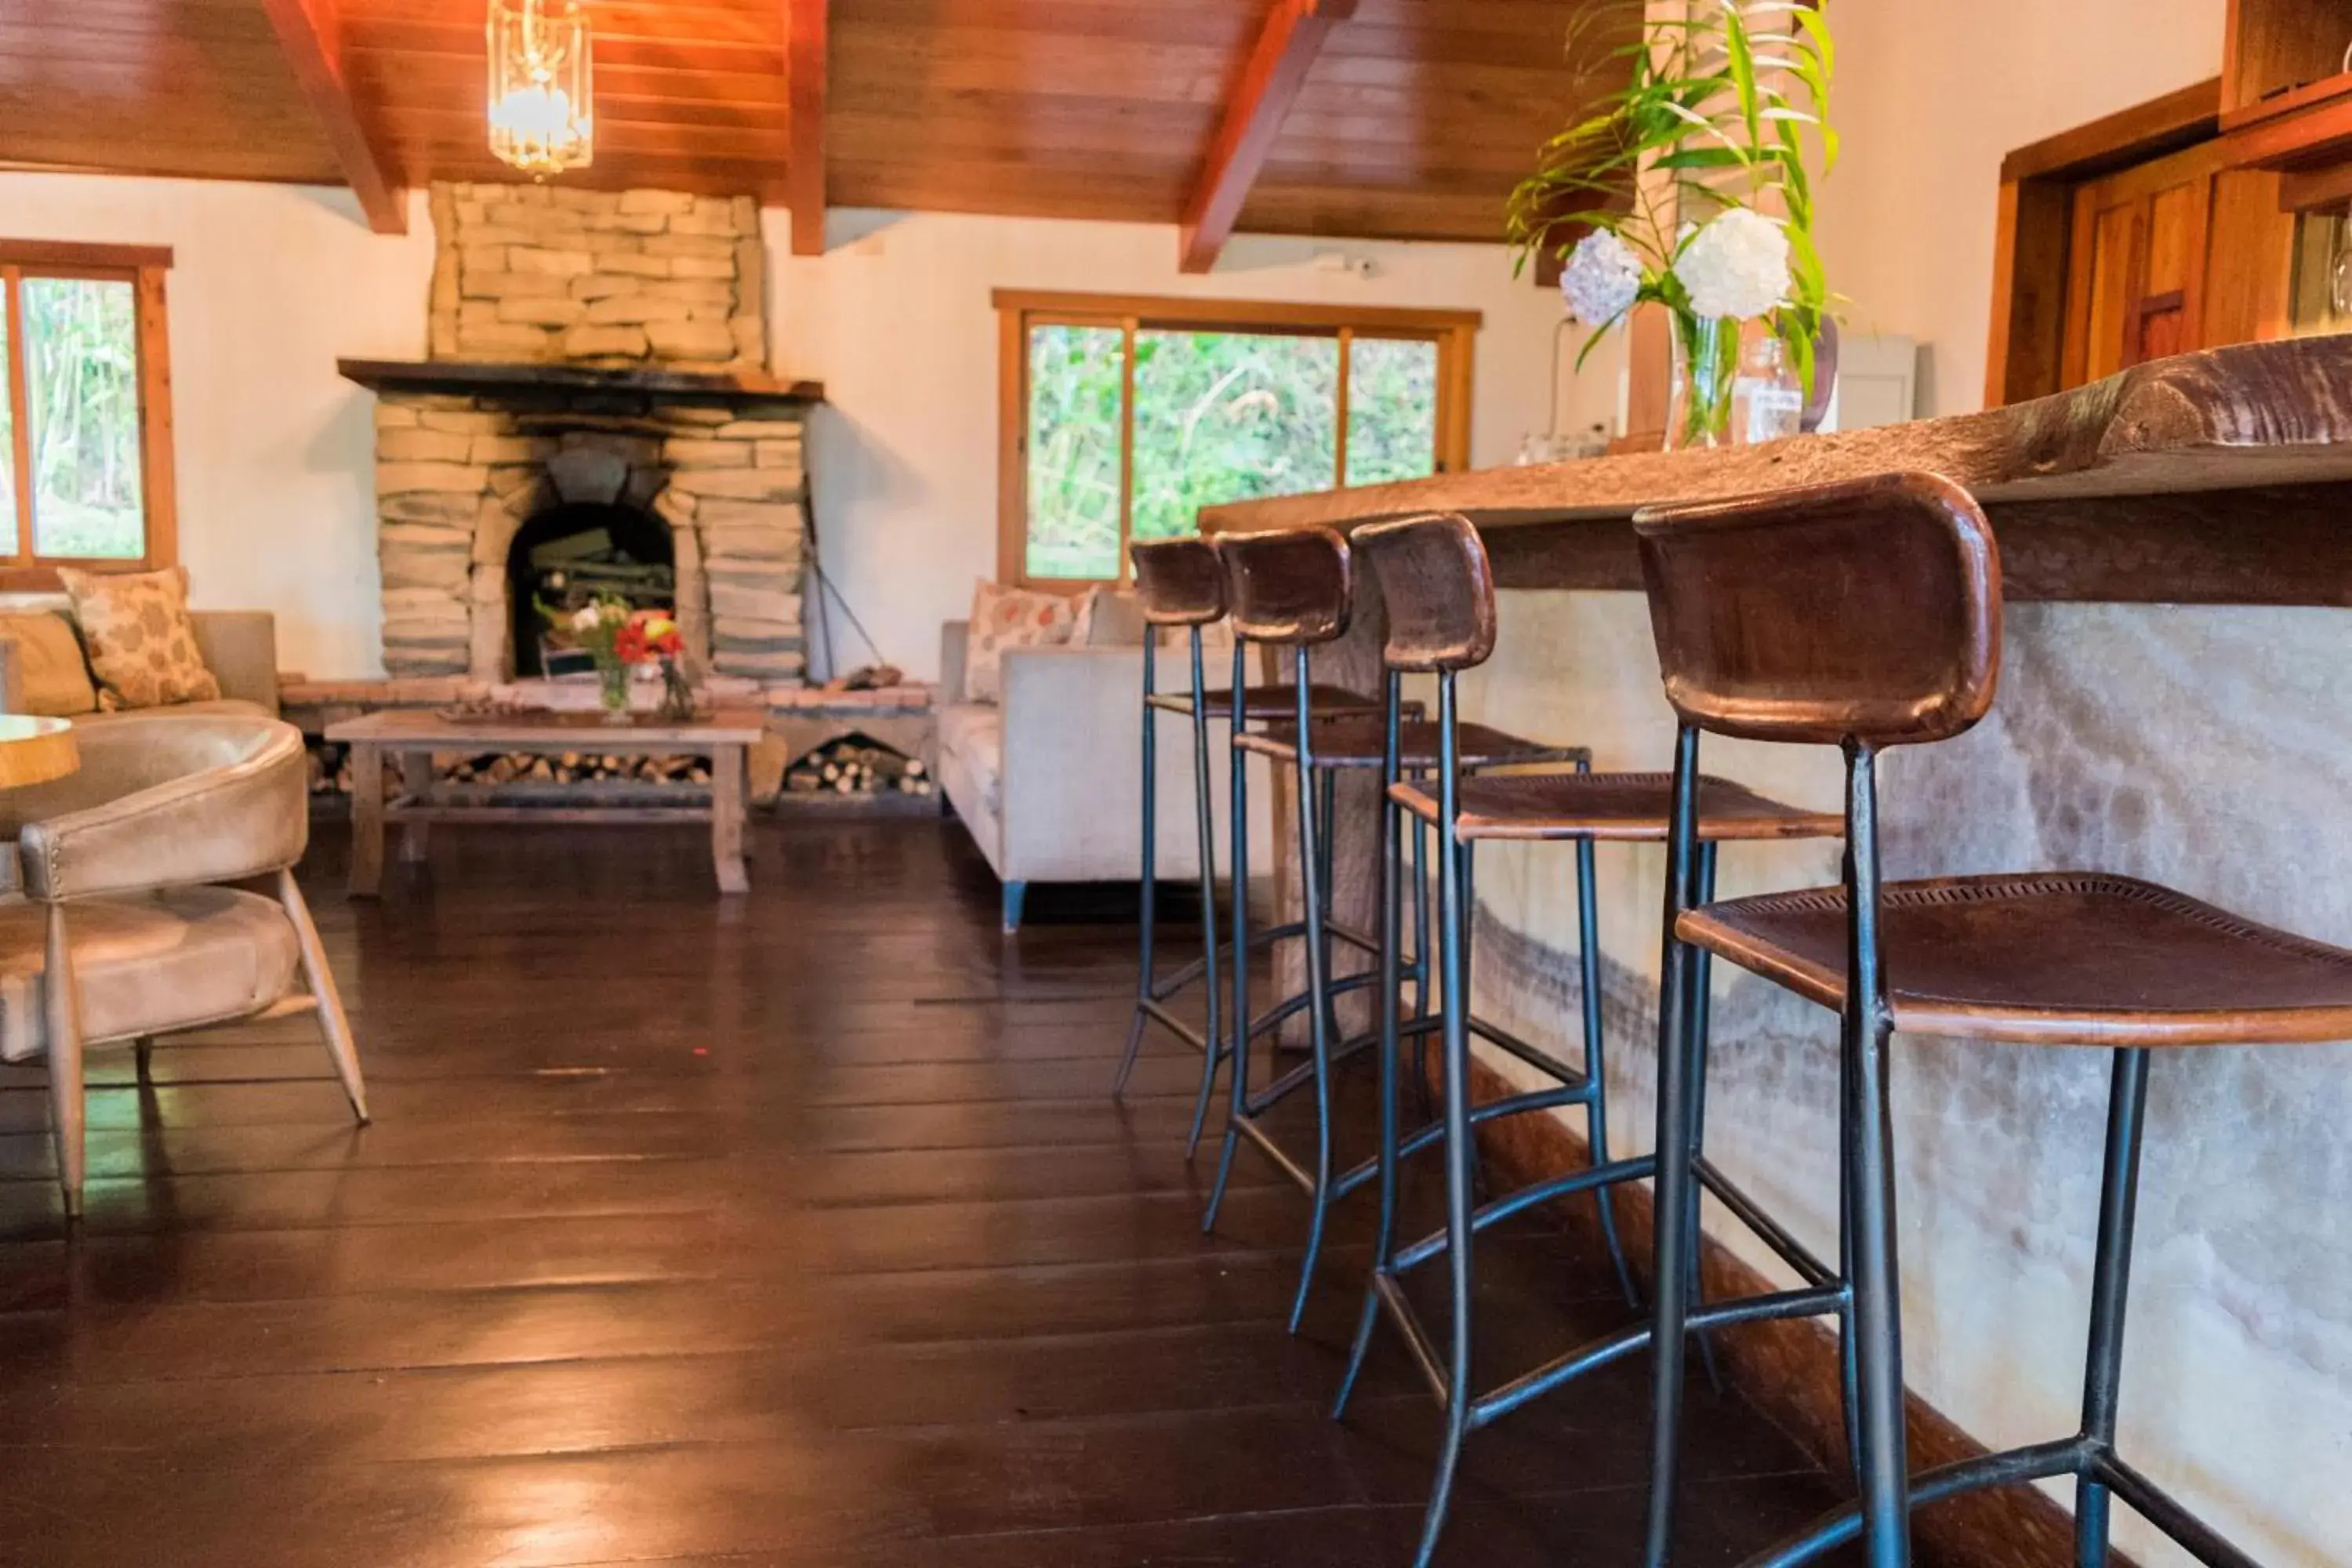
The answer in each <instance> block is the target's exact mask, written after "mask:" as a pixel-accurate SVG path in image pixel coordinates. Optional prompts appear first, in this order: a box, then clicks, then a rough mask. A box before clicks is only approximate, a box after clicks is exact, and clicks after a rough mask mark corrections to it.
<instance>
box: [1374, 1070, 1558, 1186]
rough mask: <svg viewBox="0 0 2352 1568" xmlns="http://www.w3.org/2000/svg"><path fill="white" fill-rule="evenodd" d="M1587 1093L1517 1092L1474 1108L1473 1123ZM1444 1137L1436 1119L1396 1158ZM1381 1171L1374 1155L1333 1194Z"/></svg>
mask: <svg viewBox="0 0 2352 1568" xmlns="http://www.w3.org/2000/svg"><path fill="white" fill-rule="evenodd" d="M1586 1094H1587V1091H1586V1090H1585V1089H1581V1088H1577V1089H1565V1088H1563V1089H1537V1090H1534V1091H1532V1092H1530V1093H1528V1094H1515V1095H1513V1096H1511V1097H1510V1098H1509V1099H1508V1100H1491V1101H1489V1102H1488V1103H1486V1104H1485V1105H1481V1106H1478V1107H1476V1108H1475V1109H1474V1110H1472V1111H1471V1112H1470V1125H1471V1126H1473V1127H1475V1126H1477V1125H1479V1124H1480V1123H1481V1122H1486V1121H1496V1120H1497V1119H1499V1118H1502V1117H1505V1116H1519V1115H1524V1114H1525V1113H1527V1112H1528V1111H1530V1110H1561V1109H1563V1108H1565V1107H1567V1106H1570V1105H1581V1104H1583V1103H1584V1101H1585V1098H1586ZM1444 1137H1445V1123H1444V1122H1443V1121H1433V1122H1431V1123H1430V1124H1429V1125H1428V1126H1426V1127H1423V1128H1420V1129H1417V1130H1416V1131H1413V1132H1412V1134H1411V1135H1410V1136H1408V1137H1406V1138H1403V1139H1402V1140H1400V1141H1399V1142H1398V1143H1397V1158H1398V1159H1399V1160H1409V1159H1411V1158H1412V1156H1413V1155H1415V1154H1418V1153H1420V1152H1422V1151H1423V1149H1426V1148H1429V1147H1430V1146H1431V1145H1433V1144H1434V1143H1437V1142H1442V1141H1443V1140H1444ZM1380 1173H1381V1162H1380V1157H1379V1156H1378V1155H1374V1156H1373V1157H1372V1158H1371V1159H1369V1160H1367V1161H1365V1162H1364V1163H1362V1164H1360V1165H1358V1166H1357V1167H1356V1168H1355V1169H1353V1170H1351V1171H1349V1172H1348V1173H1347V1174H1345V1175H1343V1176H1340V1177H1338V1178H1337V1179H1335V1180H1334V1181H1333V1182H1332V1184H1331V1194H1332V1196H1334V1197H1341V1198H1344V1197H1346V1196H1347V1195H1348V1194H1349V1193H1352V1192H1354V1191H1355V1190H1356V1189H1357V1188H1358V1187H1360V1186H1362V1185H1363V1184H1365V1183H1367V1182H1369V1181H1371V1180H1372V1179H1373V1178H1374V1177H1376V1176H1378V1175H1379V1174H1380Z"/></svg>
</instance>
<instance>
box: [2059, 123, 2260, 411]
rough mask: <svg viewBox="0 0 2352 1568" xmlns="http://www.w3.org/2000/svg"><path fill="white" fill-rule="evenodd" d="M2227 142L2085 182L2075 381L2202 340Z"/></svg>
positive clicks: (2072, 252)
mask: <svg viewBox="0 0 2352 1568" xmlns="http://www.w3.org/2000/svg"><path fill="white" fill-rule="evenodd" d="M2220 175H2221V149H2220V146H2219V145H2218V144H2217V143H2213V142H2205V143H2201V144H2200V145H2198V146H2195V147H2190V148H2189V149H2187V150H2186V151H2184V152H2179V153H2172V154H2170V155H2169V156H2168V157H2163V158H2158V159H2156V160H2154V161H2152V162H2150V163H2141V164H2138V165H2137V166H2135V167H2133V168H2129V169H2125V170H2122V171H2120V172H2118V173H2116V174H2108V175H2105V176H2104V177H2103V178H2099V179H2095V180H2087V181H2084V183H2083V184H2080V185H2078V186H2076V187H2075V190H2074V235H2073V243H2072V244H2071V245H2070V246H2069V247H2068V251H2067V258H2066V337H2065V353H2064V359H2063V380H2064V384H2066V385H2068V386H2079V385H2081V384H2083V383H2084V382H2087V381H2096V380H2098V379H2099V378H2100V377H2102V376H2108V375H2113V374H2116V372H2117V371H2119V370H2125V369H2128V368H2129V367H2130V366H2132V365H2136V364H2139V363H2142V362H2144V361H2147V360H2152V359H2161V358H2163V357H2164V356H2165V355H2167V354H2175V353H2182V352H2184V351H2186V350H2189V349H2192V348H2197V347H2200V346H2201V345H2202V344H2203V343H2204V342H2205V341H2206V332H2205V275H2206V258H2207V253H2208V250H2209V248H2210V244H2209V241H2210V234H2211V228H2212V216H2213V195H2214V184H2215V181H2216V180H2217V179H2218V178H2219V177H2220Z"/></svg>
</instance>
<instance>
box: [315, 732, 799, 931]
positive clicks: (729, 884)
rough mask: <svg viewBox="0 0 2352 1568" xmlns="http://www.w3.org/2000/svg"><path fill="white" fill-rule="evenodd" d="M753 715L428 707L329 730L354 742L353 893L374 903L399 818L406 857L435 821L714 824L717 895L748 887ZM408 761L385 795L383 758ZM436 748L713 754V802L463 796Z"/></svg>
mask: <svg viewBox="0 0 2352 1568" xmlns="http://www.w3.org/2000/svg"><path fill="white" fill-rule="evenodd" d="M765 729H766V723H765V719H764V716H763V715H761V713H760V712H759V711H758V710H748V709H747V710H740V711H733V712H728V711H722V712H718V713H713V714H710V715H709V716H708V717H705V718H700V719H695V720H691V721H687V722H684V723H677V722H671V721H664V720H659V719H656V718H654V717H653V716H651V715H649V714H647V715H640V716H638V717H637V718H636V719H635V721H632V722H631V723H628V724H625V725H623V724H607V723H605V722H604V716H603V715H602V714H601V713H517V714H501V715H498V716H495V717H489V718H475V717H472V716H467V717H463V718H458V717H454V716H450V715H446V714H442V713H436V712H428V711H425V710H385V711H383V712H381V713H370V714H367V715H366V716H364V717H362V718H358V719H347V720H345V721H343V722H341V723H340V724H335V725H332V726H331V727H329V729H328V731H327V739H328V740H330V741H333V742H339V743H341V744H343V745H348V746H349V747H351V749H352V878H351V893H352V897H354V898H362V899H372V898H373V897H375V896H376V894H377V893H378V891H380V890H381V889H382V887H383V830H384V826H385V825H386V824H388V823H394V822H396V823H398V824H400V825H401V858H403V859H404V860H421V859H423V858H424V857H425V842H426V840H425V836H426V834H427V832H428V831H429V830H430V828H431V825H432V824H434V823H436V822H453V823H461V822H549V823H577V822H592V823H598V822H600V823H614V824H639V825H643V824H648V823H650V824H667V823H677V822H708V823H709V824H710V858H711V863H712V865H713V866H714V867H715V868H717V870H718V873H719V891H720V892H722V893H741V892H746V891H748V890H749V889H750V888H751V879H750V878H749V876H748V875H747V874H746V873H745V871H744V868H743V825H744V811H745V807H746V804H747V803H746V799H745V796H746V795H747V792H748V784H749V771H748V760H749V754H750V752H751V747H752V746H753V745H754V744H756V743H757V742H759V740H760V739H761V735H762V734H763V733H764V732H765ZM385 752H395V753H397V754H398V755H399V757H400V759H401V763H400V766H401V775H402V784H403V785H404V790H403V793H402V794H400V795H398V796H396V797H394V799H392V800H389V801H387V800H386V799H384V793H383V760H384V753H385ZM435 752H534V753H541V754H550V755H561V754H562V753H563V752H585V753H588V754H591V755H598V756H614V757H646V756H656V757H679V756H683V757H708V758H709V760H710V804H709V805H700V804H681V805H544V806H541V805H515V804H511V803H499V802H484V801H480V800H467V799H462V798H457V797H455V796H454V795H451V794H450V793H449V792H447V791H444V790H442V789H439V788H437V787H436V783H435V778H434V771H433V753H435Z"/></svg>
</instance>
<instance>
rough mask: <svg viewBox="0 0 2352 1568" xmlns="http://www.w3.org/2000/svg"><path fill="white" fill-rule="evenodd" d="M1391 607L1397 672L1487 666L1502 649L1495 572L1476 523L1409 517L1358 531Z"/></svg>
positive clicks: (1390, 645)
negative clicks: (1498, 635)
mask: <svg viewBox="0 0 2352 1568" xmlns="http://www.w3.org/2000/svg"><path fill="white" fill-rule="evenodd" d="M1353 542H1354V544H1355V546H1356V548H1357V549H1359V550H1360V551H1362V552H1363V553H1364V559H1365V560H1367V561H1369V562H1370V563H1371V564H1372V573H1373V574H1374V575H1375V576H1377V577H1378V578H1379V579H1380V582H1381V601H1382V602H1383V603H1384V604H1385V605H1387V606H1388V623H1389V630H1388V642H1387V644H1386V646H1385V647H1384V648H1383V649H1382V652H1381V657H1382V658H1384V659H1385V660H1386V662H1387V664H1388V667H1389V668H1391V669H1409V670H1415V671H1422V672H1429V671H1436V672H1440V673H1443V672H1446V671H1452V670H1460V669H1468V668H1472V667H1473V666H1475V665H1481V664H1484V663H1486V660H1487V658H1488V657H1489V656H1490V655H1492V654H1493V653H1494V651H1495V573H1494V568H1493V567H1492V566H1491V565H1489V564H1488V563H1487V560H1486V544H1485V543H1484V542H1482V541H1481V540H1480V539H1479V537H1478V531H1477V530H1476V529H1475V528H1473V527H1471V526H1470V520H1469V519H1468V518H1465V517H1462V516H1460V515H1458V514H1452V515H1438V514H1433V515H1431V516H1428V517H1409V518H1403V519H1401V520H1399V521H1395V522H1381V523H1374V524H1372V525H1371V526H1370V527H1368V528H1360V529H1358V530H1357V531H1356V532H1355V536H1354V539H1353Z"/></svg>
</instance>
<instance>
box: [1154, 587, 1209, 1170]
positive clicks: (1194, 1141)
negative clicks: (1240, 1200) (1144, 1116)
mask: <svg viewBox="0 0 2352 1568" xmlns="http://www.w3.org/2000/svg"><path fill="white" fill-rule="evenodd" d="M1203 675H1204V672H1203V670H1202V660H1201V628H1200V627H1198V626H1194V627H1193V628H1192V820H1193V826H1194V828H1195V829H1196V830H1197V832H1198V833H1199V835H1200V856H1201V952H1202V959H1203V963H1204V968H1203V969H1202V988H1203V990H1202V994H1204V995H1205V996H1206V997H1207V999H1208V1017H1207V1019H1206V1021H1205V1022H1204V1023H1203V1025H1202V1031H1201V1038H1202V1042H1203V1043H1204V1047H1205V1048H1204V1049H1203V1050H1202V1053H1201V1091H1200V1093H1199V1094H1198V1095H1197V1096H1195V1097H1194V1099H1193V1101H1192V1135H1191V1136H1190V1137H1188V1138H1187V1139H1186V1140H1185V1141H1184V1157H1185V1158H1186V1159H1188V1160H1189V1159H1191V1158H1192V1156H1193V1155H1194V1154H1196V1153H1198V1152H1200V1148H1201V1129H1202V1126H1203V1125H1205V1124H1206V1122H1207V1121H1208V1118H1209V1100H1210V1097H1211V1095H1212V1094H1213V1092H1214V1091H1215V1089H1216V1087H1217V1062H1218V1058H1220V1057H1222V1056H1223V1054H1224V1037H1223V1034H1222V1033H1221V1032H1220V1031H1219V1029H1218V1022H1219V1019H1218V1009H1219V1007H1220V1006H1221V1005H1223V996H1222V995H1220V994H1219V993H1218V989H1217V817H1216V813H1215V811H1214V810H1213V809H1212V808H1211V804H1210V797H1209V703H1208V687H1207V683H1206V681H1205V680H1204V679H1203ZM1143 721H1144V722H1145V723H1146V724H1150V722H1151V721H1152V718H1151V712H1150V710H1148V709H1147V710H1145V712H1144V718H1143ZM1148 821H1149V818H1148V817H1147V822H1148ZM1147 901H1150V900H1149V897H1148V895H1147Z"/></svg>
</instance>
